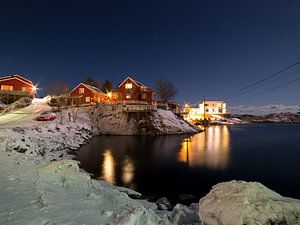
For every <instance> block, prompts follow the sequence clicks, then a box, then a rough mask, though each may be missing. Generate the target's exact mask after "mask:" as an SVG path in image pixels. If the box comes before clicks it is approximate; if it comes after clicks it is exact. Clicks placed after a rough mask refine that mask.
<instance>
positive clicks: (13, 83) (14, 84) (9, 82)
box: [0, 75, 36, 96]
mask: <svg viewBox="0 0 300 225" xmlns="http://www.w3.org/2000/svg"><path fill="white" fill-rule="evenodd" d="M0 90H1V92H2V93H4V92H7V93H11V94H16V95H23V94H24V95H30V96H34V94H35V92H36V87H35V85H34V84H33V83H32V81H30V80H28V79H26V78H24V77H22V76H20V75H11V76H5V77H0Z"/></svg>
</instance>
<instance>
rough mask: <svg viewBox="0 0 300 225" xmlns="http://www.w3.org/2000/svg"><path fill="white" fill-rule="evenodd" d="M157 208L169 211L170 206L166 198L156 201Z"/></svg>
mask: <svg viewBox="0 0 300 225" xmlns="http://www.w3.org/2000/svg"><path fill="white" fill-rule="evenodd" d="M156 205H157V208H158V209H160V210H171V209H172V205H171V203H170V202H169V200H168V199H167V198H166V197H162V198H160V199H158V200H157V201H156Z"/></svg>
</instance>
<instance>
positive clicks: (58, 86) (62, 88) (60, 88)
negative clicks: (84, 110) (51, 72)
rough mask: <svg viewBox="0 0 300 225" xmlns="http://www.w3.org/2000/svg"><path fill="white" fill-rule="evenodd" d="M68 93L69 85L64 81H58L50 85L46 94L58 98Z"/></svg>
mask: <svg viewBox="0 0 300 225" xmlns="http://www.w3.org/2000/svg"><path fill="white" fill-rule="evenodd" d="M69 91H70V88H69V85H68V84H67V83H66V82H65V81H58V82H56V83H53V84H51V85H50V87H49V89H48V94H49V95H55V96H60V95H66V94H68V93H69Z"/></svg>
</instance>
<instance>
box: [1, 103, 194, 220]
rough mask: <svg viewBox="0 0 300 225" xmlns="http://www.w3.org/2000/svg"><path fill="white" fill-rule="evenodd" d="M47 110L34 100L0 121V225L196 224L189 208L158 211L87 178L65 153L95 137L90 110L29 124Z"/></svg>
mask: <svg viewBox="0 0 300 225" xmlns="http://www.w3.org/2000/svg"><path fill="white" fill-rule="evenodd" d="M50 110H51V108H50V107H49V106H48V105H47V99H43V100H39V99H36V100H34V101H33V104H32V105H30V106H28V107H26V108H23V109H20V110H17V111H14V112H10V113H8V114H6V115H3V116H0V121H1V127H0V171H1V174H0V199H1V203H0V224H3V225H18V224H22V225H24V224H31V225H34V224H53V225H54V224H68V225H70V224H162V225H164V224H179V223H180V224H181V222H179V221H191V219H190V218H189V217H190V215H193V216H192V218H193V221H197V220H198V218H199V217H197V209H196V208H195V207H192V208H189V207H186V206H181V205H178V206H177V207H175V208H174V210H173V211H165V210H158V209H157V205H156V204H155V203H151V202H148V201H146V200H141V199H132V198H130V197H129V196H140V195H141V194H139V193H137V192H135V191H133V190H130V189H127V188H122V187H116V186H113V185H111V184H108V183H106V182H104V181H97V180H93V179H91V177H90V176H89V175H88V174H87V173H85V172H83V171H81V170H80V169H79V166H78V162H76V161H73V160H68V158H71V157H72V156H70V155H69V154H68V152H67V151H68V150H69V149H77V148H78V147H80V145H81V144H84V143H85V142H87V141H88V140H89V139H90V138H91V137H92V136H93V135H97V134H98V133H99V130H98V128H97V127H96V126H95V121H93V120H92V119H91V116H90V115H91V113H92V112H94V111H93V107H85V108H68V109H63V110H62V112H59V113H57V119H56V120H54V121H47V122H38V121H35V120H34V119H35V117H36V116H38V115H39V114H40V113H42V112H45V111H50ZM123 125H124V127H126V126H125V125H126V123H124V124H123ZM60 159H64V160H60ZM53 160H58V161H53ZM51 161H52V162H51ZM49 162H50V163H49ZM46 163H48V164H46ZM45 164H46V165H45Z"/></svg>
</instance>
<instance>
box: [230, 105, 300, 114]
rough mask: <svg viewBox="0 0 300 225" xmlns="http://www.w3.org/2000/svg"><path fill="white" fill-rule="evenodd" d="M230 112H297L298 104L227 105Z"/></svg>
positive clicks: (299, 106) (298, 110) (299, 107)
mask: <svg viewBox="0 0 300 225" xmlns="http://www.w3.org/2000/svg"><path fill="white" fill-rule="evenodd" d="M229 112H230V113H231V114H237V115H245V114H248V115H267V114H272V113H298V112H300V105H291V106H286V105H264V106H244V105H239V106H232V107H229Z"/></svg>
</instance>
